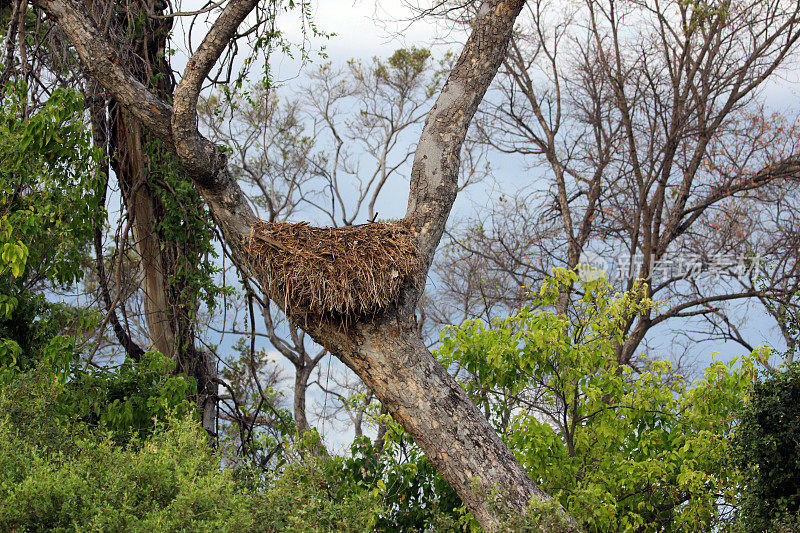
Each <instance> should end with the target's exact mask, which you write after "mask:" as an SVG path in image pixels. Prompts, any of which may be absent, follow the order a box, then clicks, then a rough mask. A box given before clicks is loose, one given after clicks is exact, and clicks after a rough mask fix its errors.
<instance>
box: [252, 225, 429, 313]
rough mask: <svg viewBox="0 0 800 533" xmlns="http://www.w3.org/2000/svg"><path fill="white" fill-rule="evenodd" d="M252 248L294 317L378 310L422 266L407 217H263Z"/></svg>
mask: <svg viewBox="0 0 800 533" xmlns="http://www.w3.org/2000/svg"><path fill="white" fill-rule="evenodd" d="M249 249H250V253H251V257H252V259H253V261H251V264H252V265H253V268H254V269H255V270H256V272H255V274H256V276H257V277H258V278H259V280H260V281H261V283H262V284H263V285H264V288H265V290H266V291H267V293H268V294H269V296H270V298H272V299H273V300H275V301H276V302H279V303H281V304H282V305H283V308H284V310H285V311H286V314H287V316H289V317H291V318H294V319H297V318H299V317H301V316H308V315H318V316H320V315H321V316H329V317H334V318H339V319H343V320H347V317H349V316H353V315H372V314H375V313H378V312H379V311H381V310H383V309H386V308H387V307H388V306H389V305H391V304H392V303H394V302H396V301H397V299H398V297H399V295H400V291H401V288H402V286H403V285H404V284H405V283H406V282H407V281H409V280H410V279H411V278H412V276H413V274H414V273H415V271H417V270H418V269H419V268H420V259H419V253H418V249H417V245H416V242H415V240H414V235H413V233H412V232H411V229H410V228H409V226H408V224H407V223H405V222H403V221H401V222H392V223H380V222H379V223H371V224H363V225H358V226H345V227H342V228H316V227H313V226H309V225H308V224H306V223H305V222H301V223H298V224H290V223H284V222H266V221H259V222H258V223H256V224H255V225H254V226H253V228H252V230H251V232H250V243H249Z"/></svg>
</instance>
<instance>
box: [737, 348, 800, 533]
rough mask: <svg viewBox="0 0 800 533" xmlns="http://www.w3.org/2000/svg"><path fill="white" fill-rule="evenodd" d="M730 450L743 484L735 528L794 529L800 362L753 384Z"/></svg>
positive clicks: (798, 504)
mask: <svg viewBox="0 0 800 533" xmlns="http://www.w3.org/2000/svg"><path fill="white" fill-rule="evenodd" d="M733 451H734V454H733V462H734V463H735V465H736V466H738V467H739V468H740V469H741V470H742V471H743V472H744V475H745V480H746V482H745V485H746V490H745V494H744V500H743V503H742V509H741V516H740V520H741V523H740V527H741V529H742V530H743V531H747V532H762V531H778V530H782V531H800V363H795V364H793V365H788V367H787V368H786V369H785V371H783V372H777V373H773V374H771V375H769V376H768V377H767V378H766V379H764V380H763V381H758V382H756V383H755V384H754V385H753V390H752V393H751V397H750V401H749V403H748V404H747V406H746V408H745V409H744V410H743V413H742V420H741V424H740V425H739V427H738V429H737V431H736V436H735V438H734V447H733Z"/></svg>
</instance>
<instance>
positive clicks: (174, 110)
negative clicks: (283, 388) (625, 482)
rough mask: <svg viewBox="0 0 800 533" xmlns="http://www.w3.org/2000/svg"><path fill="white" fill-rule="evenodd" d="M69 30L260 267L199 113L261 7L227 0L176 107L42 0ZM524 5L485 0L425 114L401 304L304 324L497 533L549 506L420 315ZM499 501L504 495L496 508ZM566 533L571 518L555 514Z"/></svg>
mask: <svg viewBox="0 0 800 533" xmlns="http://www.w3.org/2000/svg"><path fill="white" fill-rule="evenodd" d="M35 3H36V5H37V6H39V7H41V8H42V9H44V10H45V11H46V12H47V13H48V14H49V15H50V16H51V17H53V18H54V19H55V20H56V22H57V23H58V24H59V25H60V27H61V28H62V30H63V31H64V32H65V33H66V35H67V36H68V38H69V39H70V41H71V42H72V43H73V45H74V46H75V49H76V51H77V52H78V54H79V56H80V58H81V61H82V63H83V65H84V67H85V68H86V69H87V70H88V71H89V73H90V74H91V75H92V76H94V77H95V78H96V79H98V80H99V81H100V82H101V83H103V84H104V86H105V87H106V89H107V90H108V91H110V92H112V93H113V94H114V96H115V97H116V98H117V99H118V100H119V101H120V102H121V103H123V104H124V105H125V106H126V107H128V109H129V110H130V111H131V112H132V113H134V114H136V115H137V117H138V118H139V119H140V120H141V121H142V123H143V124H145V125H146V126H147V127H148V128H149V129H150V131H151V132H153V133H154V134H155V135H158V136H159V137H160V138H162V139H163V140H164V141H165V142H166V143H168V144H170V145H172V146H174V148H175V150H176V153H177V154H178V157H179V158H180V160H181V162H182V163H183V167H184V169H185V170H186V172H187V174H188V175H189V177H191V179H192V180H193V181H194V183H195V185H196V186H197V188H198V190H199V191H200V193H201V194H202V195H203V198H204V199H205V200H206V203H207V204H208V206H209V209H210V210H211V213H212V214H213V216H214V219H215V222H216V223H217V224H218V225H219V227H220V229H221V231H222V234H223V236H224V238H225V240H226V242H227V243H228V244H229V246H230V248H231V251H232V254H233V256H234V257H235V259H236V260H237V262H238V263H239V264H240V267H242V268H246V269H250V270H252V271H257V270H258V267H259V265H258V264H255V263H256V261H255V258H254V257H253V256H251V255H250V254H249V251H248V247H247V243H248V240H249V237H250V230H251V227H252V226H253V225H254V224H255V223H256V222H257V220H256V218H255V216H254V214H253V213H252V211H251V209H250V207H249V205H248V204H247V202H246V201H245V198H244V195H243V193H242V191H241V189H240V188H239V186H238V184H237V183H236V180H235V179H234V178H233V177H232V175H231V173H230V171H229V170H228V167H227V162H226V160H225V156H224V154H223V153H222V152H221V151H220V150H219V148H218V147H217V146H215V145H214V144H213V143H211V142H209V141H208V140H207V139H205V138H203V137H202V136H201V135H200V133H199V132H198V130H197V120H196V119H197V115H196V106H197V99H198V97H199V94H200V88H201V86H202V83H203V80H205V78H206V76H207V75H208V73H209V72H210V70H211V68H212V67H213V65H214V64H215V63H216V61H217V60H218V59H219V57H220V55H221V54H222V52H223V50H224V49H225V47H226V46H227V45H228V43H229V42H230V40H231V39H233V38H234V37H235V35H236V30H237V28H238V26H239V24H240V23H241V22H242V21H243V20H244V19H245V18H246V17H247V15H248V14H249V13H250V12H251V11H252V10H253V9H254V8H255V7H256V5H257V3H258V2H257V0H230V1H229V2H228V3H227V4H226V5H225V8H224V9H223V11H222V13H221V14H220V15H219V16H218V18H217V19H216V21H215V22H214V24H213V26H212V27H211V29H210V31H209V32H208V34H207V36H206V38H205V39H204V41H203V42H202V44H201V45H200V46H199V47H198V48H197V50H196V51H195V53H194V54H193V56H192V57H191V58H190V60H189V62H188V64H187V67H186V70H185V71H184V75H183V78H182V80H181V81H180V82H179V84H178V87H177V88H176V90H175V93H174V97H173V100H174V103H173V106H172V107H170V106H169V105H168V104H167V103H166V102H164V101H163V100H161V99H159V98H157V97H155V96H154V95H153V94H151V93H150V92H148V91H147V89H146V88H145V87H144V86H142V85H141V84H140V83H137V81H136V80H135V79H134V78H133V77H132V76H131V75H130V73H129V72H127V71H126V69H125V68H124V65H121V64H120V63H119V61H117V60H116V54H115V52H114V50H113V48H112V47H111V45H110V44H109V43H108V41H107V40H106V39H104V38H103V36H102V35H101V34H100V32H99V31H98V29H97V27H96V25H95V24H94V23H93V21H92V20H91V18H90V16H88V14H87V12H86V10H85V8H84V5H83V3H82V2H81V1H80V0H35ZM523 4H524V0H486V1H484V2H483V3H482V4H481V6H480V8H479V11H478V16H477V18H476V20H475V23H474V25H473V31H472V34H471V35H470V37H469V39H468V41H467V43H466V45H465V47H464V50H463V52H462V53H461V56H460V57H459V59H458V61H457V62H456V64H455V66H454V68H453V71H452V72H451V74H450V76H449V78H448V80H447V83H446V84H445V86H444V88H443V90H442V93H441V95H440V96H439V98H438V100H437V102H436V104H435V106H434V108H433V110H432V111H431V113H430V114H429V116H428V118H427V121H426V123H425V127H424V129H423V133H422V136H421V139H420V142H419V145H418V149H417V152H416V156H415V159H414V165H413V168H412V176H411V191H410V195H409V208H408V213H407V215H406V219H407V221H408V222H409V223H410V224H411V227H412V228H413V230H414V232H415V237H416V241H417V244H418V247H419V253H420V256H421V258H422V260H423V268H421V269H420V271H419V272H418V273H417V274H416V276H417V279H416V280H413V281H412V282H411V283H408V284H407V285H406V286H405V290H404V292H403V294H402V296H401V297H400V299H399V301H398V303H397V305H396V306H394V307H393V308H391V309H389V310H387V311H384V312H382V313H381V314H380V316H377V317H372V318H364V317H351V318H352V322H351V325H350V327H348V328H346V329H345V328H342V327H341V322H335V321H332V322H330V323H329V322H327V321H326V320H324V319H319V320H317V321H316V322H314V321H309V322H308V323H307V324H301V326H302V327H303V328H304V329H306V331H308V332H309V334H311V335H312V337H313V338H314V339H315V340H316V341H317V342H318V343H319V344H321V345H322V346H324V347H325V348H327V349H328V350H330V351H331V353H333V354H334V355H336V356H337V357H338V358H339V359H341V360H342V361H343V362H344V363H345V364H347V365H348V366H349V367H350V368H351V369H353V370H354V371H355V372H356V373H357V374H358V375H359V376H360V377H361V379H362V380H364V382H365V383H366V384H367V386H368V387H370V389H371V390H372V391H373V392H374V393H375V395H376V396H377V397H378V398H379V399H380V400H381V402H382V403H383V404H384V405H385V406H386V407H387V409H388V410H389V412H390V413H391V414H392V416H393V417H394V418H395V419H396V420H397V421H398V422H399V423H400V424H401V425H402V426H403V427H404V428H405V429H406V430H407V431H408V432H409V433H410V434H411V435H412V436H413V438H414V439H415V441H416V442H417V444H419V446H420V447H421V448H422V450H423V451H424V452H425V453H426V455H427V456H428V457H429V458H430V460H431V462H432V463H433V465H434V466H435V467H436V468H437V470H439V472H441V473H442V475H443V476H444V477H445V478H446V479H447V480H448V481H449V482H450V484H451V485H452V486H453V489H455V490H456V492H457V493H458V494H459V496H460V497H461V498H462V500H463V501H464V503H465V504H466V505H467V508H468V509H469V510H470V511H471V512H472V513H473V514H474V515H475V517H476V518H477V519H478V521H479V522H480V523H481V524H482V525H483V526H484V527H486V528H489V529H494V528H496V527H497V525H498V524H499V522H500V521H501V519H502V510H500V509H498V507H501V508H502V507H504V506H505V507H506V508H507V510H508V511H510V512H514V513H519V512H523V511H524V509H525V507H526V505H527V504H528V502H529V501H531V500H535V501H539V502H544V501H549V500H551V498H550V497H549V496H548V495H547V494H545V493H544V492H543V491H542V490H541V489H540V488H539V487H538V486H537V485H536V484H535V483H534V482H533V481H532V480H531V479H530V478H529V477H528V476H527V475H526V474H525V472H524V470H523V469H522V467H521V466H520V465H519V463H518V462H517V461H516V460H515V458H514V456H513V454H512V453H511V451H510V450H509V449H508V447H507V446H506V445H505V444H504V443H503V441H502V440H501V439H500V437H499V436H498V435H497V434H496V433H495V432H494V430H493V429H492V427H491V425H490V424H489V423H488V422H487V420H486V419H485V418H484V417H483V415H482V414H481V413H480V412H479V411H478V409H477V408H476V407H475V405H474V404H473V403H472V402H471V401H470V400H469V398H468V397H467V395H466V393H465V392H464V390H463V389H462V388H461V387H460V386H459V384H458V383H456V382H455V380H454V379H453V378H452V377H451V376H450V375H449V374H448V373H447V371H446V370H445V369H444V368H443V367H442V366H441V365H440V364H439V363H438V362H437V360H436V358H435V357H433V355H432V354H431V353H430V352H429V351H428V349H427V348H426V347H425V345H424V343H423V342H422V340H421V338H420V337H419V334H418V329H417V327H416V323H415V318H414V309H415V306H416V303H417V300H418V298H419V296H420V294H419V290H418V288H417V287H419V286H421V285H422V283H421V282H424V280H425V278H426V275H427V270H428V267H429V266H430V263H431V261H432V260H433V254H434V252H435V250H436V247H437V245H438V243H439V240H440V238H441V235H442V232H443V231H444V225H445V222H446V220H447V217H448V215H449V212H450V209H451V207H452V205H453V201H454V200H455V196H456V193H457V190H458V181H457V178H458V168H459V154H460V150H461V145H462V143H463V141H464V138H465V136H466V131H467V127H468V126H469V123H470V121H471V120H472V117H473V115H474V113H475V111H476V109H477V106H478V104H479V103H480V101H481V99H482V98H483V95H484V93H485V91H486V89H487V88H488V86H489V83H490V82H491V80H492V78H493V77H494V75H495V73H496V72H497V69H498V67H499V65H500V63H501V61H502V59H503V57H504V54H505V49H506V46H507V44H508V40H509V38H510V36H511V31H512V28H513V25H514V21H515V19H516V17H517V15H518V14H519V12H520V11H521V9H522V7H523ZM276 303H277V304H278V305H280V303H281V302H276ZM492 494H497V495H499V496H500V497H501V501H500V502H496V501H494V498H493V497H492ZM558 512H559V513H560V514H561V516H562V517H563V519H564V520H565V522H566V523H567V529H569V530H573V531H577V530H579V527H578V525H577V524H576V522H575V521H574V520H573V519H572V518H571V517H569V516H568V515H566V513H564V511H563V510H561V509H560V508H559V511H558Z"/></svg>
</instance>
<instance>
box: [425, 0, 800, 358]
mask: <svg viewBox="0 0 800 533" xmlns="http://www.w3.org/2000/svg"><path fill="white" fill-rule="evenodd" d="M521 20H523V22H522V24H521V25H520V26H519V29H518V31H516V32H515V33H514V35H513V37H512V39H511V42H510V45H509V54H508V56H507V57H506V59H505V60H504V62H503V66H502V68H501V72H500V75H499V76H498V79H497V81H496V83H495V85H494V89H493V90H492V91H490V94H489V96H488V97H487V99H486V100H485V101H484V104H483V106H482V108H481V111H480V113H479V117H478V120H477V124H478V128H477V135H478V137H479V139H480V140H481V141H482V142H484V143H486V144H487V145H488V146H491V147H492V148H493V149H494V150H496V151H498V152H502V153H505V154H511V155H513V156H515V157H518V158H520V160H522V161H523V162H524V164H525V165H527V167H528V168H529V174H530V178H527V179H526V180H525V181H526V183H527V186H525V187H523V188H522V189H521V190H520V191H519V192H514V193H512V192H509V193H508V194H507V195H505V196H503V197H501V198H499V199H498V201H497V202H496V203H495V205H494V206H492V207H490V208H489V209H485V210H484V211H483V213H481V214H479V215H478V216H477V217H476V218H475V219H472V220H470V221H469V222H468V223H467V224H466V225H465V226H464V227H462V228H459V229H458V230H454V231H453V238H452V239H451V240H450V241H449V243H448V246H447V250H448V251H447V252H446V253H445V254H444V255H443V257H442V259H440V263H439V264H440V268H439V271H440V276H439V277H440V278H441V279H443V280H444V282H443V288H444V289H445V291H446V292H447V293H449V302H445V303H446V305H445V306H442V305H439V306H438V309H434V310H430V311H429V314H430V315H431V316H432V317H434V318H436V319H437V320H438V321H440V322H448V321H457V320H460V319H463V318H468V317H477V316H482V317H484V318H486V317H491V316H496V315H497V313H503V312H505V311H504V310H505V309H506V308H508V307H511V308H513V307H517V306H518V305H519V304H520V303H521V302H522V301H524V300H525V299H526V292H527V290H528V288H530V287H533V286H535V285H536V283H537V282H538V281H539V280H541V279H542V278H543V277H545V276H547V275H549V273H550V270H551V269H552V268H553V267H555V266H564V267H567V268H575V267H576V266H577V265H578V264H579V262H581V261H586V260H587V259H592V258H594V259H597V260H599V261H600V262H604V263H605V265H604V266H605V267H606V268H607V269H608V270H609V271H610V272H609V273H610V274H614V275H615V276H614V281H615V282H616V283H617V286H618V287H619V288H620V289H627V288H629V287H630V286H631V284H632V283H633V281H634V280H635V279H636V278H644V279H646V280H648V282H649V284H650V289H649V295H648V296H649V297H651V298H653V299H655V300H659V301H661V302H662V304H661V307H660V308H659V310H658V311H653V312H651V313H648V314H646V315H645V316H642V317H639V318H636V319H632V320H631V321H630V323H629V324H628V328H627V333H628V338H627V341H626V342H625V343H624V345H621V346H620V347H619V349H618V354H617V356H618V359H619V360H620V361H622V362H626V363H631V362H632V358H633V356H634V354H635V353H636V352H637V350H638V349H640V348H641V347H642V346H643V344H642V343H643V341H644V340H645V337H646V335H647V334H648V332H651V331H652V332H655V331H656V328H657V327H663V326H664V325H667V324H678V323H680V324H682V325H684V326H681V329H683V330H684V332H685V331H686V328H685V324H687V323H689V322H687V321H693V322H690V323H692V324H695V325H698V327H699V330H698V332H702V337H701V336H695V337H693V339H694V340H697V339H698V338H705V339H720V338H721V339H726V340H735V341H738V342H741V343H742V344H743V345H744V346H749V344H748V342H747V341H746V340H745V339H744V338H743V334H742V333H741V332H740V331H739V329H738V328H737V325H736V320H735V317H736V313H735V310H736V308H738V307H739V306H740V303H739V302H751V303H757V302H758V301H759V299H761V300H763V301H764V302H770V301H771V302H780V303H779V304H777V305H778V306H783V307H782V308H786V306H790V307H791V306H794V305H795V301H794V300H793V299H792V297H791V296H792V295H793V294H794V293H796V291H797V289H798V277H797V264H798V263H797V260H798V252H797V250H798V242H799V241H798V240H797V234H796V231H795V230H794V228H795V227H796V224H794V222H793V217H794V213H795V211H796V205H797V204H796V203H795V202H794V195H793V190H794V189H795V188H796V182H797V181H796V180H797V177H798V174H797V170H798V168H800V167H798V166H797V163H798V160H797V156H796V153H797V148H798V145H797V141H798V136H797V134H798V127H797V124H796V122H795V119H794V118H793V117H792V116H788V117H787V116H781V117H775V116H773V115H772V114H770V112H769V111H768V110H767V109H765V108H764V106H763V105H762V100H761V98H759V96H760V95H761V94H763V89H764V87H765V85H766V84H767V83H768V82H769V81H770V80H774V79H776V77H777V76H778V75H779V73H780V71H781V69H785V68H787V67H789V66H791V65H792V64H794V62H795V61H796V50H797V41H798V37H800V5H798V4H797V3H796V2H791V1H781V0H777V1H769V2H756V1H752V2H750V1H748V2H730V1H727V0H722V1H719V2H684V1H678V0H674V1H673V0H666V1H664V0H637V1H620V0H582V1H580V2H573V3H555V2H551V1H549V0H532V1H531V2H529V3H528V5H527V7H526V9H525V12H524V15H523V17H521ZM515 181H517V182H518V181H519V180H515ZM758 254H762V255H764V256H765V257H768V258H769V260H770V261H771V265H770V267H771V269H769V270H767V269H764V268H759V267H758V263H757V256H758ZM694 268H697V269H699V270H700V271H701V275H699V276H693V275H692V274H693V272H692V269H694ZM466 269H468V270H472V271H474V273H473V274H471V275H470V276H467V275H463V274H462V273H461V272H460V271H463V270H466ZM737 269H738V270H737ZM430 301H431V302H434V303H436V302H442V301H443V300H442V299H441V298H440V297H439V294H438V293H437V295H436V296H435V297H433V298H431V300H430ZM568 301H569V300H568V295H565V298H564V299H563V300H562V302H561V304H560V308H561V310H562V311H568V309H569V305H568ZM662 331H663V330H662Z"/></svg>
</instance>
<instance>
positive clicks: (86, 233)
mask: <svg viewBox="0 0 800 533" xmlns="http://www.w3.org/2000/svg"><path fill="white" fill-rule="evenodd" d="M26 90H27V88H26V86H25V84H23V83H19V84H17V85H9V87H8V88H6V91H5V95H4V97H3V98H2V103H0V213H1V214H2V217H3V224H2V230H0V247H2V250H3V251H2V253H0V257H2V261H3V265H2V267H1V268H0V270H3V271H4V270H5V269H6V268H10V269H11V271H12V273H13V275H14V277H15V278H20V277H21V276H22V267H24V266H25V264H26V263H27V265H28V268H30V269H33V272H29V273H28V275H27V279H28V280H29V282H30V280H31V278H33V280H34V281H39V280H47V281H50V282H53V283H56V284H58V285H60V286H68V285H70V284H72V283H74V282H75V281H78V280H80V279H81V277H82V276H83V269H82V268H81V261H82V259H83V256H84V250H85V248H86V245H87V243H88V242H89V240H90V238H91V236H92V227H93V222H95V221H99V220H102V217H103V216H104V212H103V208H102V206H100V205H99V204H98V196H97V194H96V191H97V186H98V176H97V174H96V172H95V168H96V162H97V153H96V151H95V150H94V149H93V148H92V146H91V135H90V133H89V131H88V129H87V128H86V126H85V124H84V121H83V109H84V107H83V99H82V97H81V96H80V94H79V93H77V92H76V91H72V90H69V89H57V90H56V91H54V93H53V95H52V96H51V97H50V98H49V99H48V101H47V103H46V104H45V106H44V107H43V108H42V109H40V110H39V111H38V112H36V113H35V114H33V115H31V116H29V117H27V118H26V117H25V115H24V113H23V109H22V106H23V102H24V95H25V91H26ZM12 228H13V231H12ZM22 243H25V244H22ZM26 249H27V253H26V252H25V250H26ZM25 258H26V259H27V261H25V260H24V259H25ZM2 281H3V285H4V287H3V289H4V290H3V291H1V292H3V293H6V294H7V293H8V285H7V283H8V282H7V280H6V279H5V278H3V280H2ZM17 286H19V284H17Z"/></svg>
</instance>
